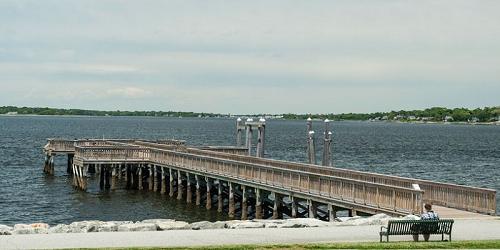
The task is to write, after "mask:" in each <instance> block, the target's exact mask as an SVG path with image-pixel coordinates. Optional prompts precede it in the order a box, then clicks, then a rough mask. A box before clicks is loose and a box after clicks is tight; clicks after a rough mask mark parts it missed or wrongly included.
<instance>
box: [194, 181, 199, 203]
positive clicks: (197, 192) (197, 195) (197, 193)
mask: <svg viewBox="0 0 500 250" xmlns="http://www.w3.org/2000/svg"><path fill="white" fill-rule="evenodd" d="M194 178H195V180H196V206H199V205H200V204H201V192H200V180H199V176H198V175H195V176H194Z"/></svg>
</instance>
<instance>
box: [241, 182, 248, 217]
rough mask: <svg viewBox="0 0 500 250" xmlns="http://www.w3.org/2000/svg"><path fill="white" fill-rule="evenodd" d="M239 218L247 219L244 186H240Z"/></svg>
mask: <svg viewBox="0 0 500 250" xmlns="http://www.w3.org/2000/svg"><path fill="white" fill-rule="evenodd" d="M241 219H242V220H247V219H248V205H247V192H246V187H245V186H241Z"/></svg>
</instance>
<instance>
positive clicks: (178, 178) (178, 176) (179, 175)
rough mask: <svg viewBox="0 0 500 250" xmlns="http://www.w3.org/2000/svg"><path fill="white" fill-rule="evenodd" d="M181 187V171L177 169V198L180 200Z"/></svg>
mask: <svg viewBox="0 0 500 250" xmlns="http://www.w3.org/2000/svg"><path fill="white" fill-rule="evenodd" d="M183 188H184V187H183V186H182V175H181V171H180V170H177V200H182V192H183V190H182V189H183Z"/></svg>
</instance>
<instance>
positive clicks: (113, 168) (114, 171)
mask: <svg viewBox="0 0 500 250" xmlns="http://www.w3.org/2000/svg"><path fill="white" fill-rule="evenodd" d="M117 175H118V169H117V167H116V165H115V164H112V165H111V190H115V189H116V182H117Z"/></svg>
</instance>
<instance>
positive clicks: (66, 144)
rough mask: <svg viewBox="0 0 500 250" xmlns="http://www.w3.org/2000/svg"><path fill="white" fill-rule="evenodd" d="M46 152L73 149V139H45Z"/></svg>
mask: <svg viewBox="0 0 500 250" xmlns="http://www.w3.org/2000/svg"><path fill="white" fill-rule="evenodd" d="M47 141H48V142H47V145H45V147H44V150H45V151H46V152H72V151H74V149H75V140H62V139H47Z"/></svg>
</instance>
